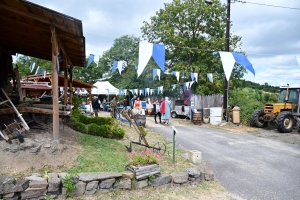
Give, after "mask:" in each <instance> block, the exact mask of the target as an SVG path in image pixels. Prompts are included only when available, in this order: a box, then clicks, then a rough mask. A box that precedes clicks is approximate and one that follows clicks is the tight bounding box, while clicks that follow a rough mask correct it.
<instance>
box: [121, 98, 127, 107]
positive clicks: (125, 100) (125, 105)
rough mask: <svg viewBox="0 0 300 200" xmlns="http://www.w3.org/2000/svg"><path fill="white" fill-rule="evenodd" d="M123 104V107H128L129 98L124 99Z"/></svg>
mask: <svg viewBox="0 0 300 200" xmlns="http://www.w3.org/2000/svg"><path fill="white" fill-rule="evenodd" d="M122 106H123V109H126V108H127V106H128V105H127V99H126V98H125V99H124V100H123V101H122Z"/></svg>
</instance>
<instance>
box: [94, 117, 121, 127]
mask: <svg viewBox="0 0 300 200" xmlns="http://www.w3.org/2000/svg"><path fill="white" fill-rule="evenodd" d="M91 120H92V123H95V124H98V125H112V126H117V125H118V120H117V119H115V118H108V117H92V118H91Z"/></svg>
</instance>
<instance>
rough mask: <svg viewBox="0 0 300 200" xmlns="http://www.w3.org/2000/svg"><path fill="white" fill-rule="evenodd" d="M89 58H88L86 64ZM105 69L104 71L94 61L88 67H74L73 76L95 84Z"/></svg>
mask: <svg viewBox="0 0 300 200" xmlns="http://www.w3.org/2000/svg"><path fill="white" fill-rule="evenodd" d="M87 62H88V58H86V64H87ZM103 73H105V71H102V70H101V69H100V67H98V66H97V64H96V63H94V62H92V63H91V64H90V65H89V66H88V67H85V68H83V67H74V69H73V78H74V79H77V80H80V81H82V82H85V83H89V84H94V83H96V82H97V80H99V79H100V78H101V77H102V74H103Z"/></svg>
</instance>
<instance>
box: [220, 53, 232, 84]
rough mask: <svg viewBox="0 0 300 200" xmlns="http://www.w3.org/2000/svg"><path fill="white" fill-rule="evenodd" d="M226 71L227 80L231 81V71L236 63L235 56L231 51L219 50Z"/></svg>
mask: <svg viewBox="0 0 300 200" xmlns="http://www.w3.org/2000/svg"><path fill="white" fill-rule="evenodd" d="M219 54H220V57H221V61H222V65H223V69H224V73H225V76H226V79H227V81H229V79H230V76H231V72H232V69H233V66H234V63H235V60H234V57H233V55H232V53H231V52H225V51H219Z"/></svg>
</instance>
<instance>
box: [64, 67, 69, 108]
mask: <svg viewBox="0 0 300 200" xmlns="http://www.w3.org/2000/svg"><path fill="white" fill-rule="evenodd" d="M67 103H68V69H67V68H66V69H65V70H64V105H67Z"/></svg>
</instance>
